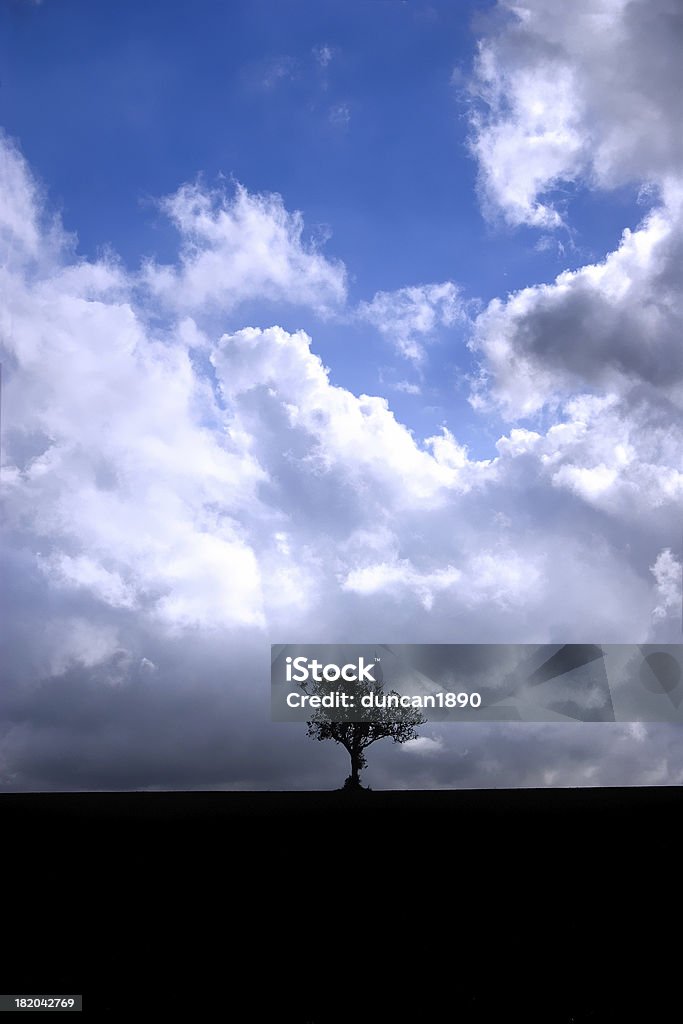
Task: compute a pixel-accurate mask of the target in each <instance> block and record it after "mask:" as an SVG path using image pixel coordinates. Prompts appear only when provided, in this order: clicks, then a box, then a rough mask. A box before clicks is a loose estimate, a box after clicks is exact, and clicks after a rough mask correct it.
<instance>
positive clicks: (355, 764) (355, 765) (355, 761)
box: [351, 750, 360, 788]
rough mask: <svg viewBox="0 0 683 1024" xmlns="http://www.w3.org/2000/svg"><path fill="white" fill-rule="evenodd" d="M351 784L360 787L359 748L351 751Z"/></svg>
mask: <svg viewBox="0 0 683 1024" xmlns="http://www.w3.org/2000/svg"><path fill="white" fill-rule="evenodd" d="M351 785H352V786H353V787H354V788H356V787H358V788H359V787H360V757H359V756H358V751H357V750H353V751H352V752H351Z"/></svg>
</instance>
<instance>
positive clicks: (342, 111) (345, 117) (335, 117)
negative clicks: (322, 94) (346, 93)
mask: <svg viewBox="0 0 683 1024" xmlns="http://www.w3.org/2000/svg"><path fill="white" fill-rule="evenodd" d="M327 118H328V121H329V122H330V124H332V125H335V126H336V127H338V128H347V127H348V126H349V124H350V122H351V109H350V107H349V105H348V103H336V104H335V105H334V106H333V107H330V109H329V112H328V115H327Z"/></svg>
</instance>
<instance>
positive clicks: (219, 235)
mask: <svg viewBox="0 0 683 1024" xmlns="http://www.w3.org/2000/svg"><path fill="white" fill-rule="evenodd" d="M161 206H162V209H163V210H164V212H165V213H166V214H167V215H168V216H169V217H170V218H171V220H172V221H173V223H174V224H175V226H176V228H177V229H178V231H179V233H180V238H181V252H180V260H179V263H178V264H175V265H172V266H166V265H158V264H156V263H152V262H150V263H148V264H147V266H146V268H145V272H144V278H143V279H144V282H145V284H146V285H147V287H148V288H149V289H150V291H151V293H152V295H153V296H154V297H155V298H156V299H157V300H158V301H161V302H163V304H164V305H165V306H166V307H167V308H168V309H170V310H172V311H175V312H176V313H181V312H186V313H192V314H197V313H199V312H202V311H205V310H207V308H208V309H214V310H217V311H220V312H225V311H227V310H231V309H234V308H235V307H236V306H238V305H239V304H240V303H243V302H245V301H248V300H254V299H256V298H258V299H259V300H269V301H271V302H285V303H292V304H295V305H303V306H312V307H313V308H314V309H316V310H317V311H318V312H321V313H324V312H326V311H328V310H329V309H330V308H333V307H335V306H337V305H338V304H339V303H343V301H344V299H345V296H346V274H345V270H344V266H343V264H342V263H340V262H338V261H331V260H328V259H326V258H325V256H323V254H322V253H321V252H320V250H319V249H318V247H317V246H316V245H315V244H313V243H312V242H306V241H305V240H304V238H303V229H304V224H303V218H302V216H301V214H300V213H289V212H288V211H287V210H286V209H285V207H284V204H283V202H282V198H281V197H280V196H278V195H272V194H271V195H253V194H251V193H249V192H247V190H246V189H245V188H244V187H243V186H241V185H237V186H236V189H235V194H234V196H233V198H228V197H227V196H226V195H225V194H224V193H223V192H220V191H214V192H211V191H207V190H205V189H202V188H201V187H200V186H198V185H185V186H183V187H182V188H181V189H179V190H178V191H177V192H176V193H175V194H174V195H172V196H169V197H168V198H167V199H165V200H163V202H162V204H161Z"/></svg>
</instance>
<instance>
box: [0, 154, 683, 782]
mask: <svg viewBox="0 0 683 1024" xmlns="http://www.w3.org/2000/svg"><path fill="white" fill-rule="evenodd" d="M1 152H2V159H0V174H2V175H3V176H4V178H3V182H2V184H3V185H4V187H2V188H0V195H2V196H3V197H4V199H3V202H2V204H0V232H1V233H2V238H3V239H4V240H6V241H7V242H8V243H9V244H8V245H7V246H6V248H5V254H4V259H3V263H2V270H1V271H0V293H1V294H2V316H3V320H2V335H1V337H2V354H3V364H4V370H5V373H4V378H5V379H4V394H3V400H4V401H3V406H4V407H3V421H4V424H3V429H4V437H3V450H2V456H3V465H2V485H3V491H2V502H3V522H4V526H5V530H4V537H3V542H2V547H1V548H0V558H1V559H2V567H1V569H2V578H3V581H4V589H5V591H6V595H7V598H8V600H7V602H6V605H7V609H8V611H7V615H6V617H5V623H4V629H3V636H2V648H3V649H2V652H1V656H2V664H3V672H4V677H3V693H2V699H1V706H0V710H1V712H2V714H1V716H0V721H1V723H2V730H3V739H4V755H3V757H4V760H3V763H2V772H3V777H2V778H3V782H2V784H3V785H4V786H5V787H6V788H22V787H24V788H26V787H31V786H46V787H47V788H62V787H64V788H69V787H71V788H78V787H83V786H85V787H86V788H88V787H97V786H101V787H104V788H107V787H115V786H123V787H126V786H156V785H170V786H173V785H180V786H193V785H197V786H205V785H227V786H255V787H259V786H264V787H266V786H268V785H272V784H273V782H274V780H277V781H278V782H279V784H281V785H292V786H301V787H304V788H305V787H306V786H316V785H319V784H320V779H321V778H327V777H329V778H330V781H331V783H332V784H334V781H335V780H336V778H337V777H338V775H339V773H340V772H341V771H343V765H341V764H335V763H334V762H333V761H330V762H329V765H330V767H329V768H325V767H324V765H326V764H328V761H327V757H329V756H330V755H329V753H328V752H324V751H322V749H321V747H320V746H319V745H315V746H313V745H309V744H308V743H307V741H306V739H305V736H304V735H303V733H302V734H301V735H300V736H299V735H297V736H295V735H294V734H293V733H292V731H291V730H289V731H288V730H286V729H283V728H282V727H278V726H275V725H272V724H270V723H269V721H268V718H269V709H268V669H269V662H268V641H269V640H281V639H282V640H284V639H289V638H291V637H292V636H298V637H306V638H307V639H310V640H311V642H315V641H320V642H351V641H355V642H377V640H378V638H382V639H389V640H391V638H392V637H399V638H400V639H401V640H403V641H405V642H408V641H411V640H415V641H420V640H422V641H435V642H439V641H440V642H444V641H452V642H457V641H473V642H476V641H484V642H487V641H489V642H490V641H498V642H517V641H520V640H527V641H529V642H534V641H539V642H543V641H548V642H552V641H553V640H558V641H571V640H577V641H586V640H588V641H594V640H600V641H603V642H608V641H610V640H612V641H618V640H625V641H629V642H633V641H634V640H643V641H645V640H647V639H653V638H654V639H657V640H664V639H666V638H672V637H673V638H674V639H677V638H678V632H677V626H678V624H677V623H676V622H675V619H674V616H673V609H674V603H675V601H676V590H675V580H674V576H675V569H674V567H673V565H674V563H675V562H676V558H675V557H674V555H673V554H672V553H671V552H672V540H671V538H672V536H673V535H674V532H675V531H677V529H678V525H677V524H678V509H679V507H680V473H679V472H678V469H679V466H678V463H677V462H676V458H677V456H676V452H677V451H680V447H679V439H678V434H677V433H676V429H674V428H673V427H672V417H671V415H669V414H668V413H667V408H668V407H665V406H661V407H657V408H655V407H654V406H653V403H652V401H651V400H650V399H649V398H648V394H649V392H647V387H654V386H655V383H656V382H654V381H648V380H647V378H646V375H645V374H644V373H643V374H641V378H640V386H641V393H640V398H639V393H636V392H634V391H633V389H632V388H631V389H630V390H625V389H621V390H615V391H614V393H613V394H610V395H608V396H606V397H605V396H599V395H589V394H581V395H573V396H570V397H568V398H567V399H566V400H563V404H562V405H560V406H558V409H557V415H556V417H555V421H554V422H553V424H552V425H550V426H547V425H546V426H545V427H542V426H540V425H539V424H536V426H537V427H538V429H536V430H531V429H528V428H527V427H524V428H521V427H513V428H512V429H510V430H509V431H508V433H507V434H506V435H505V436H504V437H503V438H501V439H500V441H499V444H498V447H497V449H496V450H495V451H493V452H492V453H491V457H490V458H488V459H474V458H472V457H471V455H470V453H469V452H468V450H467V448H466V446H465V445H463V444H462V443H461V442H460V441H459V440H458V439H457V437H456V436H454V434H453V433H452V432H450V431H449V430H448V429H446V428H444V429H443V430H441V431H440V432H439V433H437V434H436V435H434V436H432V437H427V438H418V437H416V436H415V434H414V433H413V432H411V431H410V430H409V429H408V428H407V427H406V426H405V425H404V424H402V423H400V422H399V420H398V419H397V418H396V416H395V415H394V413H393V411H392V409H391V408H390V406H389V403H388V401H387V400H386V399H385V398H382V397H379V396H374V395H366V394H360V395H357V394H354V393H353V392H352V391H350V390H349V389H347V388H343V387H339V386H335V385H333V384H332V383H331V380H330V375H329V372H328V370H327V369H326V367H325V366H324V364H323V362H322V361H321V359H320V358H319V356H318V355H317V354H316V352H315V340H314V339H312V338H311V337H310V336H309V335H308V334H306V333H305V332H304V331H287V330H285V329H284V328H282V327H280V326H272V327H269V328H265V329H264V328H256V327H252V326H248V325H247V326H244V327H243V328H241V329H239V330H235V329H233V328H231V329H230V330H225V329H224V331H223V333H221V331H220V330H219V331H214V330H213V328H212V327H211V325H210V324H209V323H206V322H204V317H203V314H204V311H205V310H206V308H207V307H212V308H213V309H214V311H215V313H216V315H218V316H220V315H221V314H222V313H224V312H227V311H230V312H231V313H235V311H237V310H238V309H239V306H240V304H241V303H245V302H250V301H253V300H256V299H258V300H261V301H263V302H266V303H272V302H281V303H291V302H295V303H299V304H302V305H307V306H309V307H312V308H313V309H316V310H319V311H323V312H325V311H327V310H328V309H329V308H330V307H332V306H333V305H334V303H339V304H343V302H344V298H345V292H344V272H343V268H342V267H341V266H340V265H339V264H336V263H335V262H334V261H332V260H328V259H326V258H324V257H323V256H322V255H321V253H320V252H318V251H317V250H316V249H315V248H313V247H311V246H310V245H308V244H305V243H304V241H303V237H304V236H303V223H302V220H301V218H300V217H299V216H297V215H293V214H290V213H289V212H288V211H287V210H286V209H285V206H284V203H283V202H282V200H281V199H279V198H274V197H263V196H253V195H251V194H250V193H248V192H247V191H246V190H244V189H241V188H240V189H238V190H237V192H236V194H235V196H234V197H233V198H232V199H226V198H225V197H224V196H216V195H215V194H211V193H207V192H204V191H202V190H201V189H200V188H199V187H198V186H187V187H185V188H181V189H180V190H179V191H178V192H177V193H176V194H175V196H173V197H171V199H170V200H167V201H166V203H165V209H167V211H168V212H169V213H170V215H171V216H172V218H173V219H174V221H175V223H176V225H177V226H178V229H179V233H180V240H181V246H180V252H179V255H178V258H177V260H176V261H174V262H172V263H170V264H169V265H167V266H164V267H160V266H157V265H154V264H147V265H146V266H145V267H144V268H143V270H142V271H141V272H138V271H134V270H129V269H127V268H125V267H124V266H123V265H122V264H121V263H119V262H118V261H117V260H116V259H115V258H114V257H107V258H101V259H98V260H95V261H90V262H88V261H83V260H79V259H78V258H77V257H76V256H75V255H74V247H73V240H71V239H69V238H67V237H66V236H65V235H64V234H63V232H61V229H60V228H59V225H58V223H56V222H55V221H54V220H53V219H51V218H50V217H49V216H48V215H47V211H46V210H45V209H44V208H43V207H42V206H41V195H40V189H39V188H38V187H37V186H36V184H35V182H34V180H33V178H32V176H31V174H30V172H29V170H28V168H27V166H26V164H25V163H24V161H23V160H22V158H21V156H20V155H19V153H18V151H17V150H16V148H14V147H12V146H11V145H9V144H8V143H7V142H6V141H3V142H2V144H1ZM5 179H6V182H5ZM8 197H9V198H8ZM12 197H14V198H12ZM160 314H162V315H160ZM365 315H366V317H367V319H368V320H369V321H372V322H375V323H376V324H377V326H378V327H380V329H382V330H383V329H386V330H387V331H388V332H389V335H388V336H390V337H391V338H392V340H393V341H395V342H396V343H397V344H398V345H399V347H400V346H401V344H403V345H404V346H407V347H410V345H418V346H422V345H424V344H425V343H427V341H428V339H429V338H430V337H431V336H432V332H433V331H434V330H436V329H438V328H439V327H444V326H449V325H450V324H452V323H454V322H455V320H456V319H457V318H459V317H460V315H461V314H460V300H459V296H458V292H457V289H456V288H455V286H454V285H452V284H450V283H445V284H441V285H426V286H419V287H416V288H414V289H402V290H400V291H399V292H398V293H394V294H393V295H387V294H386V293H384V294H380V296H376V297H375V300H373V302H372V303H369V304H368V307H367V309H366V311H365ZM492 315H493V314H491V316H492ZM373 318H374V319H373ZM482 324H484V326H485V322H484V321H482ZM484 326H482V325H480V329H481V331H482V334H481V337H484V333H485V332H484ZM397 339H398V340H397ZM482 345H483V342H482ZM487 358H488V359H489V360H490V361H491V360H492V359H493V357H492V356H491V355H490V353H489V352H488V351H487ZM620 372H622V371H620ZM596 374H597V370H596ZM597 379H598V378H597V376H596V380H597ZM491 386H492V387H494V388H495V386H496V385H495V382H493V383H492V385H491ZM643 388H644V389H645V390H644V391H642V389H643ZM670 401H671V402H673V398H672V399H670ZM639 402H640V404H638V403H639ZM667 550H668V551H669V554H667V553H666V552H667ZM588 595H590V599H589V597H588ZM480 735H481V734H480ZM487 735H489V736H490V735H491V733H488V734H487ZM496 735H497V739H496V742H495V744H494V745H495V747H496V753H495V755H494V754H493V753H491V749H490V743H489V745H488V747H487V745H486V743H484V740H483V739H482V740H481V742H480V743H479V742H475V740H474V737H473V736H469V737H468V743H471V750H472V751H473V752H472V753H471V754H470V755H468V758H464V759H463V758H462V757H461V752H460V750H459V749H458V747H457V744H458V743H459V744H462V745H463V746H464V745H465V744H464V742H463V735H462V734H461V733H457V734H456V733H453V739H454V742H451V740H450V739H449V744H450V745H449V746H448V748H447V749H444V750H441V749H437V747H435V746H432V747H431V748H430V747H429V746H428V745H426V744H424V743H423V744H422V748H421V749H422V750H423V752H425V753H426V752H428V751H430V750H431V753H430V756H429V757H426V756H424V757H420V758H417V757H416V758H410V757H404V758H402V760H400V761H395V760H392V758H393V757H394V755H393V754H391V753H385V752H379V753H378V758H377V761H376V764H377V766H378V767H377V778H378V779H380V780H381V779H382V778H388V777H389V775H383V772H387V773H389V774H390V775H391V778H392V779H394V780H395V784H398V785H401V784H404V783H405V782H406V780H410V779H412V780H413V782H414V783H415V780H416V779H417V778H418V776H419V777H420V778H422V775H420V773H422V772H424V771H426V770H427V769H426V768H425V765H427V763H429V766H430V767H429V771H430V772H431V774H430V779H431V783H432V784H434V785H441V784H444V785H445V784H450V783H452V782H453V781H454V780H455V781H457V780H458V779H460V780H463V779H464V780H466V781H467V782H469V783H470V784H485V783H486V782H489V783H495V782H498V783H500V782H501V780H505V781H506V782H510V781H514V782H515V783H517V782H518V783H519V784H530V780H532V781H533V780H535V781H536V782H538V780H539V779H542V767H543V763H545V765H546V768H547V764H549V763H552V764H553V765H554V768H553V770H556V771H557V772H558V775H557V776H556V781H557V780H559V781H563V780H565V781H566V780H573V779H576V778H588V777H589V776H588V775H587V774H584V775H581V772H582V771H583V769H584V767H586V766H587V765H589V764H593V766H594V767H595V766H596V764H597V763H598V761H599V758H601V757H602V758H603V759H605V758H607V759H608V760H609V758H608V754H609V752H610V751H613V752H614V758H615V760H614V761H613V762H611V763H612V764H613V765H618V764H622V762H621V761H620V760H619V759H620V758H622V755H621V753H620V751H621V750H622V749H623V748H622V745H620V744H622V743H626V742H627V741H626V740H623V741H622V739H620V737H621V733H619V734H618V735H617V734H616V733H614V734H612V739H611V740H608V739H604V740H601V741H600V742H599V743H596V742H593V746H592V747H591V743H590V742H589V741H588V740H587V739H586V740H585V744H586V746H585V750H583V751H582V752H581V754H580V756H578V757H575V758H572V757H571V756H570V754H569V753H567V749H568V747H567V748H562V749H561V750H559V751H558V750H556V749H554V747H553V743H552V741H551V738H549V737H551V736H552V734H551V733H550V732H545V733H543V734H542V737H541V738H539V739H538V740H537V741H535V742H536V743H537V745H536V749H535V752H534V755H533V757H532V756H531V755H529V753H528V748H527V747H526V746H525V744H524V742H522V740H521V739H519V738H518V737H519V735H521V734H516V737H515V738H512V737H511V736H509V735H508V734H507V733H505V732H504V731H500V732H497V734H496ZM539 735H540V734H539ZM558 735H559V734H558ZM631 739H633V738H632V737H631ZM488 742H489V741H487V743H488ZM582 742H584V741H582ZM633 742H634V743H635V740H634V741H633ZM601 744H602V745H601ZM642 746H643V744H640V745H639V749H640V747H642ZM311 748H312V749H311ZM487 750H488V753H486V751H487ZM524 751H526V754H525V753H524ZM642 756H643V755H642V752H641V753H640V754H639V755H638V757H640V758H641V759H642ZM661 756H662V760H660V762H659V767H658V768H657V769H656V770H655V769H654V768H653V772H652V778H656V777H658V776H657V771H659V772H660V773H665V771H666V770H667V769H666V768H662V767H661V765H663V764H664V765H667V766H669V768H670V770H671V771H672V772H673V773H674V774H675V772H678V771H679V770H680V769H679V767H678V765H679V764H680V762H676V760H675V756H674V755H673V754H672V753H671V751H670V749H669V748H666V750H664V749H663V751H662V755H661ZM638 757H636V756H635V755H633V759H632V761H630V762H628V765H627V764H626V761H627V760H628V759H627V758H626V755H624V756H623V758H622V761H623V764H622V768H621V771H622V777H623V778H624V779H629V778H632V777H634V773H635V771H636V768H634V767H633V766H634V765H635V766H637V764H638ZM591 758H592V760H591ZM494 763H495V766H497V767H495V766H494ZM411 765H413V767H412V768H411V767H410V766H411ZM629 765H630V767H629ZM418 766H419V767H418ZM611 770H612V769H608V768H606V767H604V766H602V767H601V768H600V770H599V771H600V772H601V773H602V774H599V775H598V776H594V777H600V778H609V777H610V776H609V772H610V771H611ZM613 770H614V771H617V769H616V768H614V769H613ZM325 771H329V773H330V774H329V776H325V774H324V773H325ZM586 771H587V769H586ZM629 772H630V773H631V774H629ZM411 773H412V774H411ZM416 773H417V775H416ZM406 784H407V783H406ZM541 784H542V783H541Z"/></svg>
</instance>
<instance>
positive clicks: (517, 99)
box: [471, 0, 683, 228]
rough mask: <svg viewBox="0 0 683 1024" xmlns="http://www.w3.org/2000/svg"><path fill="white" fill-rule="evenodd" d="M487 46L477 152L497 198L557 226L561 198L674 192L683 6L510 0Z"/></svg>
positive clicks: (537, 221)
mask: <svg viewBox="0 0 683 1024" xmlns="http://www.w3.org/2000/svg"><path fill="white" fill-rule="evenodd" d="M497 13H498V14H499V16H500V17H499V26H498V28H497V29H495V30H494V31H492V32H491V33H489V35H488V36H487V37H485V38H484V39H483V40H482V41H481V42H480V45H479V53H478V58H477V63H476V74H475V77H474V79H473V81H472V83H471V89H472V95H473V96H474V97H475V98H476V99H477V100H478V106H477V107H476V108H474V112H473V128H474V134H473V139H472V148H473V152H474V153H475V155H476V157H477V159H478V161H479V165H480V171H481V188H482V193H483V195H484V197H485V199H486V201H487V202H488V203H489V204H491V205H492V206H494V207H495V208H497V209H500V210H501V211H502V212H503V214H504V216H505V218H506V219H507V220H508V221H509V223H511V224H522V223H526V224H532V225H535V226H538V227H543V228H548V227H556V226H557V225H558V224H559V223H560V222H561V220H562V211H561V209H560V210H558V207H557V203H555V202H554V201H553V198H552V196H550V195H549V192H550V191H551V190H552V189H553V188H555V187H556V186H558V185H560V184H561V183H563V182H575V181H577V180H579V179H581V180H582V181H584V182H589V183H590V184H592V185H595V186H596V187H598V188H612V187H615V186H618V185H622V184H626V183H630V182H636V183H640V182H654V183H656V184H657V185H660V186H661V185H664V184H665V183H666V182H667V181H668V180H669V179H670V178H671V177H674V178H676V177H678V176H679V175H680V170H681V166H682V165H683V135H682V134H681V131H680V95H681V92H682V91H683V70H682V67H681V61H680V51H681V43H682V41H683V12H682V11H681V7H680V4H679V3H678V2H677V0H629V2H627V0H576V2H574V3H572V4H563V3H548V2H547V0H524V2H523V3H517V2H515V0H499V3H498V7H497Z"/></svg>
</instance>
